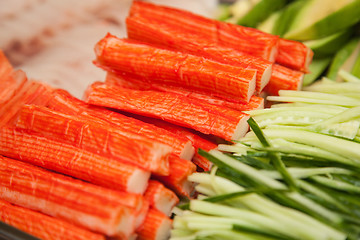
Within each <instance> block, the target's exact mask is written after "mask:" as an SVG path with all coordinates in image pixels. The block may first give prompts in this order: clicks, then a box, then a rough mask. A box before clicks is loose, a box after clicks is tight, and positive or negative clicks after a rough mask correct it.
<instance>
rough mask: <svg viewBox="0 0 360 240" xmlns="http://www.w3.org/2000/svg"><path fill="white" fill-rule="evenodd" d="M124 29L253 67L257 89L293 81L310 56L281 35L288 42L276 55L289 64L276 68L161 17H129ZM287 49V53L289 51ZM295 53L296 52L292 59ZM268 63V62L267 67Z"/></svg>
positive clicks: (133, 36)
mask: <svg viewBox="0 0 360 240" xmlns="http://www.w3.org/2000/svg"><path fill="white" fill-rule="evenodd" d="M127 29H128V36H129V38H131V39H135V40H141V41H144V42H149V43H152V44H157V45H160V46H164V47H168V48H171V49H176V50H178V51H184V52H189V53H191V54H194V55H199V56H203V57H205V58H208V59H212V60H214V61H219V62H221V63H225V64H230V65H234V66H237V65H239V66H243V67H247V68H249V69H255V70H257V75H256V76H257V83H256V92H257V93H260V92H261V91H262V89H263V88H264V87H265V86H266V84H270V85H275V84H277V85H279V84H280V83H281V82H282V81H283V82H285V83H284V84H286V82H289V81H296V80H297V79H298V78H297V75H299V74H300V73H297V71H296V70H300V71H305V72H306V71H307V70H308V65H309V64H310V62H311V59H312V51H311V50H310V49H309V48H308V47H306V46H305V45H304V44H302V43H300V42H295V41H289V40H282V39H281V40H280V42H281V43H286V44H288V45H289V46H286V45H285V46H283V48H282V54H281V56H279V57H278V58H279V59H280V60H281V59H282V60H283V64H284V65H286V66H287V67H289V68H291V69H286V71H285V70H284V68H281V69H280V68H279V67H278V66H279V65H278V64H275V65H277V66H275V67H272V65H269V64H271V63H270V62H269V61H266V60H264V59H261V58H257V57H254V56H250V55H246V54H244V53H241V52H239V51H237V50H235V49H233V48H226V47H223V46H219V45H217V44H216V43H212V42H211V41H209V39H207V38H203V37H201V36H200V35H197V34H191V33H189V32H183V31H182V30H181V29H179V28H175V27H172V26H169V25H168V24H167V23H166V22H164V21H161V22H160V21H156V20H153V19H152V18H151V16H149V15H145V16H141V17H139V16H136V17H129V18H128V19H127ZM292 45H293V46H292ZM285 51H286V52H285ZM290 51H291V53H289V52H290ZM297 55H299V56H298V57H297V58H296V59H294V58H295V56H297ZM286 57H287V58H286ZM285 58H286V59H285ZM269 66H271V68H270V69H269ZM292 69H295V70H292ZM264 75H266V76H265V78H266V79H265V80H264V79H261V78H262V76H264ZM251 102H252V99H251V100H250V103H251ZM239 106H240V105H239ZM229 107H231V106H229ZM238 110H242V109H238ZM249 110H250V109H249Z"/></svg>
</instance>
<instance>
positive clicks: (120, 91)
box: [87, 83, 249, 140]
mask: <svg viewBox="0 0 360 240" xmlns="http://www.w3.org/2000/svg"><path fill="white" fill-rule="evenodd" d="M87 102H88V103H90V104H94V105H100V106H105V107H110V108H115V109H118V110H122V111H126V112H131V113H135V114H139V115H144V116H150V117H155V118H160V119H163V120H166V121H168V122H172V123H175V124H177V125H181V126H184V127H188V128H193V129H195V130H198V131H200V132H202V133H204V134H213V135H215V136H219V137H221V138H224V139H227V140H232V139H238V138H240V137H241V136H243V135H244V134H245V133H246V131H247V130H248V125H247V122H246V121H247V119H248V118H249V116H248V115H247V114H244V113H242V112H239V111H236V110H233V109H230V108H223V107H218V106H216V105H212V104H208V103H206V102H203V101H200V100H195V99H191V98H188V97H184V96H182V95H179V94H174V93H169V92H158V91H138V90H133V89H126V88H119V87H116V86H109V85H107V84H103V83H94V84H92V85H91V86H90V87H89V89H88V95H87Z"/></svg>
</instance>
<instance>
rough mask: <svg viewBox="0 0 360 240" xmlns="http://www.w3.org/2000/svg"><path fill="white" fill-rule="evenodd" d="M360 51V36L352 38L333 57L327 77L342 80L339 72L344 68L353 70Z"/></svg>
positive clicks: (348, 70)
mask: <svg viewBox="0 0 360 240" xmlns="http://www.w3.org/2000/svg"><path fill="white" fill-rule="evenodd" d="M359 52H360V38H359V37H356V38H352V39H351V40H350V41H349V42H348V43H347V44H346V45H345V46H344V47H342V48H341V49H340V50H339V51H338V52H337V53H336V54H335V57H334V58H333V60H332V62H331V64H330V67H329V70H328V72H327V74H326V76H327V78H329V79H331V80H334V81H341V79H340V77H338V72H339V70H340V69H343V70H345V71H347V72H351V71H352V69H353V67H354V64H355V62H356V60H357V58H358V56H359Z"/></svg>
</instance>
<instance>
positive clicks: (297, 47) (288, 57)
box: [276, 39, 314, 73]
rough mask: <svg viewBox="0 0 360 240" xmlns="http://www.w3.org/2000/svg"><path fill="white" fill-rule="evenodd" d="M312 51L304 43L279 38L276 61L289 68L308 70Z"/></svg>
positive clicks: (312, 54) (305, 71)
mask: <svg viewBox="0 0 360 240" xmlns="http://www.w3.org/2000/svg"><path fill="white" fill-rule="evenodd" d="M313 56H314V52H313V51H312V50H311V49H310V48H309V47H307V46H306V45H305V44H303V43H301V42H298V41H292V40H287V39H280V41H279V53H278V56H277V57H276V62H277V63H278V64H281V65H283V66H286V67H289V68H291V69H294V70H297V71H301V72H304V73H307V72H309V65H310V63H311V61H312V58H313Z"/></svg>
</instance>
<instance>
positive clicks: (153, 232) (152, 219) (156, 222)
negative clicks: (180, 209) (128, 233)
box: [136, 208, 172, 240]
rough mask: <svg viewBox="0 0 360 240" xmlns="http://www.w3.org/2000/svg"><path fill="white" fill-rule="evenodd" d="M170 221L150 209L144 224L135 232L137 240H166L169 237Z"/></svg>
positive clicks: (158, 212) (157, 211)
mask: <svg viewBox="0 0 360 240" xmlns="http://www.w3.org/2000/svg"><path fill="white" fill-rule="evenodd" d="M171 225H172V220H171V219H170V218H169V217H168V216H166V215H165V214H164V213H162V212H160V211H159V210H156V209H153V208H150V209H149V212H148V214H147V215H146V218H145V221H144V224H143V225H142V226H141V227H140V228H139V229H138V230H137V231H136V232H137V234H138V237H137V239H138V240H166V239H169V237H170V230H171Z"/></svg>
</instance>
